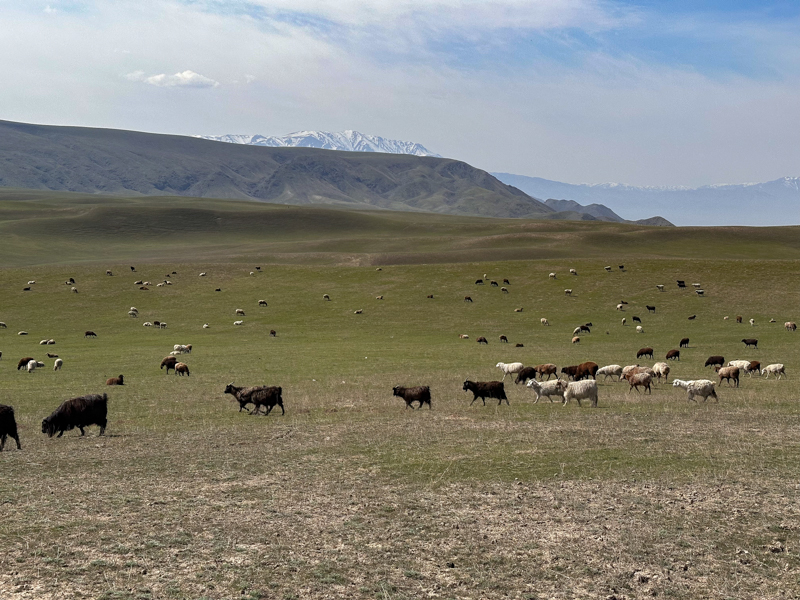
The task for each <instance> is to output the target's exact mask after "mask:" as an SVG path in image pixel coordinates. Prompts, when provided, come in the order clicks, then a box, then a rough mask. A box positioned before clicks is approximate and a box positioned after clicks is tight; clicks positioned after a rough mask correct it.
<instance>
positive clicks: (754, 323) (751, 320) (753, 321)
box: [750, 319, 756, 327]
mask: <svg viewBox="0 0 800 600" xmlns="http://www.w3.org/2000/svg"><path fill="white" fill-rule="evenodd" d="M755 325H756V320H755V319H750V326H751V327H755Z"/></svg>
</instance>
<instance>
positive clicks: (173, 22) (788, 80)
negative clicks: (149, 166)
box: [0, 0, 800, 186]
mask: <svg viewBox="0 0 800 600" xmlns="http://www.w3.org/2000/svg"><path fill="white" fill-rule="evenodd" d="M798 32H800V2H798V1H797V0H784V1H777V2H770V1H755V0H748V1H744V0H741V1H737V0H675V1H669V0H664V1H642V2H625V1H603V0H495V1H493V2H481V1H477V0H251V1H241V2H240V1H225V0H217V1H213V0H193V1H192V0H185V1H177V0H163V1H156V0H135V1H134V0H118V1H114V0H102V1H101V0H85V1H83V0H48V1H41V2H40V1H38V0H0V78H1V79H0V81H2V86H0V109H1V110H0V119H7V120H12V121H26V122H36V123H47V124H69V125H85V126H95V127H116V128H123V129H136V130H143V131H153V132H164V133H180V134H222V133H261V134H265V135H282V134H286V133H289V132H293V131H297V130H302V129H322V130H328V131H341V130H343V129H356V130H359V131H362V132H364V133H371V134H375V135H382V136H385V137H391V138H397V139H402V140H408V141H415V142H419V143H421V144H423V145H425V146H427V147H428V148H429V149H431V150H432V151H434V152H438V153H440V154H442V155H444V156H449V157H454V158H460V159H463V160H466V161H467V162H469V163H471V164H473V165H475V166H477V167H480V168H483V169H487V170H490V171H506V172H511V173H519V174H522V175H531V176H538V177H545V178H548V179H555V180H560V181H566V182H572V183H579V182H585V183H600V182H606V181H619V182H625V183H630V184H634V185H691V186H694V185H702V184H708V183H722V182H725V183H738V182H748V181H767V180H771V179H777V178H778V177H782V176H798V175H800V143H798V137H800V34H799V33H798Z"/></svg>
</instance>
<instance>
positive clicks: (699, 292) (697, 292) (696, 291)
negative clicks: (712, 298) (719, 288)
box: [694, 290, 706, 296]
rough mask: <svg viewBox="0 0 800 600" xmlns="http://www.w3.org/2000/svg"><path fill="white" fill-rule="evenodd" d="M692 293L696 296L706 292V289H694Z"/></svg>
mask: <svg viewBox="0 0 800 600" xmlns="http://www.w3.org/2000/svg"><path fill="white" fill-rule="evenodd" d="M694 293H695V294H697V295H698V296H702V295H703V294H705V293H706V291H705V290H695V291H694Z"/></svg>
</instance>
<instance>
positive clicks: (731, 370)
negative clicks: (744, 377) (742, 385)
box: [714, 367, 739, 387]
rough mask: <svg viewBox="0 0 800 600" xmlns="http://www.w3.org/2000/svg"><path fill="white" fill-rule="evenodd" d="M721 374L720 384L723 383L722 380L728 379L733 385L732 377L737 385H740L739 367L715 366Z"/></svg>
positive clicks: (729, 383)
mask: <svg viewBox="0 0 800 600" xmlns="http://www.w3.org/2000/svg"><path fill="white" fill-rule="evenodd" d="M714 370H715V371H716V372H717V375H719V384H720V385H722V380H723V379H725V380H727V381H728V385H731V379H733V380H734V381H735V382H736V387H739V367H715V369H714Z"/></svg>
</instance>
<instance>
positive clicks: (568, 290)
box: [564, 289, 572, 296]
mask: <svg viewBox="0 0 800 600" xmlns="http://www.w3.org/2000/svg"><path fill="white" fill-rule="evenodd" d="M564 293H565V294H566V295H567V296H572V290H571V289H567V290H564Z"/></svg>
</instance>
